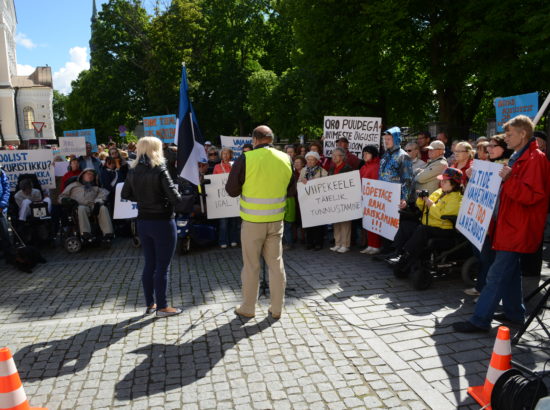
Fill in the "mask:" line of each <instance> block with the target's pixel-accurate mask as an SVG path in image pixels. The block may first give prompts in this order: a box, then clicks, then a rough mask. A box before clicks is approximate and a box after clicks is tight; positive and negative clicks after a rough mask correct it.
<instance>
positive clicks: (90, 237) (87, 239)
mask: <svg viewBox="0 0 550 410" xmlns="http://www.w3.org/2000/svg"><path fill="white" fill-rule="evenodd" d="M82 240H83V241H84V242H88V243H90V242H93V240H94V237H93V235H92V234H91V233H90V232H84V233H83V234H82Z"/></svg>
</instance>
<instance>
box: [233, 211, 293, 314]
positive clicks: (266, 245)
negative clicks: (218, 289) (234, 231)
mask: <svg viewBox="0 0 550 410" xmlns="http://www.w3.org/2000/svg"><path fill="white" fill-rule="evenodd" d="M282 238H283V221H278V222H266V223H254V222H248V221H243V222H242V225H241V246H242V251H243V270H242V272H241V280H242V283H243V289H242V291H243V302H242V304H241V306H240V307H239V310H240V311H241V312H242V313H246V314H249V315H253V314H255V309H256V302H257V300H258V287H259V283H260V256H263V257H264V259H265V263H266V265H267V268H268V272H269V292H270V294H271V308H270V309H271V312H272V313H273V314H274V315H279V314H280V313H281V311H282V309H283V304H284V298H285V287H286V275H285V266H284V263H283V246H282V243H281V241H282Z"/></svg>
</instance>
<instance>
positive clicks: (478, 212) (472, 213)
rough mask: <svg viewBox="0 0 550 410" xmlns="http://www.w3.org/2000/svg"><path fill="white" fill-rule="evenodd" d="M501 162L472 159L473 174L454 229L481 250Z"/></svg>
mask: <svg viewBox="0 0 550 410" xmlns="http://www.w3.org/2000/svg"><path fill="white" fill-rule="evenodd" d="M502 167H503V165H502V164H495V163H494V162H489V161H480V160H477V159H476V160H474V163H473V165H472V176H471V177H470V180H469V181H468V185H467V186H466V191H465V192H464V196H463V197H462V203H461V204H460V211H459V212H458V219H457V222H456V229H458V231H459V232H461V233H462V234H463V235H464V236H465V237H466V238H467V239H468V240H469V241H470V242H472V243H473V244H474V246H475V247H476V248H477V249H479V250H480V251H481V248H482V247H483V242H484V241H485V235H487V230H488V229H489V223H490V222H491V217H492V215H493V211H494V209H495V205H496V203H497V199H498V194H499V191H500V183H501V182H502V178H501V177H500V175H499V174H498V173H499V172H500V170H501V169H502Z"/></svg>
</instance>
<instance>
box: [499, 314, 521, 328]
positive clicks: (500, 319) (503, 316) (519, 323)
mask: <svg viewBox="0 0 550 410" xmlns="http://www.w3.org/2000/svg"><path fill="white" fill-rule="evenodd" d="M493 320H496V321H497V322H506V323H511V324H513V325H518V326H521V325H523V321H521V322H517V321H515V320H511V319H508V318H507V317H506V315H505V314H504V313H495V314H494V315H493Z"/></svg>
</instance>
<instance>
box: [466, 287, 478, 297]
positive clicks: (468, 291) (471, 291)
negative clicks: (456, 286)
mask: <svg viewBox="0 0 550 410" xmlns="http://www.w3.org/2000/svg"><path fill="white" fill-rule="evenodd" d="M464 293H465V294H467V295H469V296H479V292H478V291H477V289H476V288H469V289H464Z"/></svg>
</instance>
